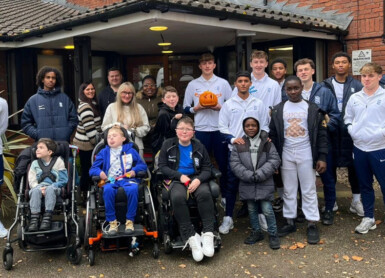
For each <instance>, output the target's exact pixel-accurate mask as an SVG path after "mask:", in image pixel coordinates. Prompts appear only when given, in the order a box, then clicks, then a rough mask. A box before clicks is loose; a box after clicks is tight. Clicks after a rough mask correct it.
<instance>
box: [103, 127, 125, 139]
mask: <svg viewBox="0 0 385 278" xmlns="http://www.w3.org/2000/svg"><path fill="white" fill-rule="evenodd" d="M111 132H116V133H119V134H120V135H122V136H123V137H124V133H123V131H122V128H121V127H120V126H118V125H114V126H112V127H111V128H110V129H109V130H108V133H107V135H108V134H110V133H111Z"/></svg>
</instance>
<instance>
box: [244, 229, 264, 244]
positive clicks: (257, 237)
mask: <svg viewBox="0 0 385 278" xmlns="http://www.w3.org/2000/svg"><path fill="white" fill-rule="evenodd" d="M261 240H263V233H262V232H261V231H254V230H252V231H251V233H250V235H249V236H248V237H247V238H246V239H245V241H244V243H245V244H254V243H257V242H258V241H261Z"/></svg>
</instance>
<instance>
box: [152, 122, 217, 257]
mask: <svg viewBox="0 0 385 278" xmlns="http://www.w3.org/2000/svg"><path fill="white" fill-rule="evenodd" d="M176 135H177V137H175V138H171V139H168V140H166V141H165V142H164V143H163V145H162V148H161V150H160V154H159V169H160V171H161V172H162V174H163V175H164V176H165V177H167V178H168V179H170V180H172V183H171V184H170V188H169V194H170V195H169V196H170V200H171V204H172V207H173V211H174V217H175V219H176V221H177V222H178V225H179V232H180V235H181V237H182V240H183V241H184V242H186V245H185V246H187V244H188V245H189V246H190V248H191V250H192V255H193V258H194V260H195V261H197V262H199V261H201V260H202V259H203V257H204V256H207V257H212V256H213V255H214V234H213V232H214V223H215V211H214V203H213V199H212V195H211V192H210V188H209V185H208V181H209V179H210V178H211V167H212V165H211V162H210V158H209V155H208V153H207V151H206V149H205V147H204V146H203V145H202V144H201V143H200V142H199V141H198V140H196V139H193V136H194V122H193V121H192V120H191V119H190V118H188V117H186V118H182V119H180V120H179V122H178V124H177V127H176ZM188 198H195V200H196V202H197V206H198V211H199V214H200V216H201V219H202V226H203V228H202V235H199V234H198V233H197V232H196V231H195V229H194V226H193V224H192V222H191V219H190V213H189V208H188V204H187V202H188Z"/></svg>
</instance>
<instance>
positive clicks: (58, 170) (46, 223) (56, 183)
mask: <svg viewBox="0 0 385 278" xmlns="http://www.w3.org/2000/svg"><path fill="white" fill-rule="evenodd" d="M56 148H57V146H56V143H55V141H53V140H51V139H48V138H41V139H40V140H39V141H38V143H37V148H36V157H37V159H36V160H34V161H33V162H32V164H31V167H30V170H29V172H28V181H29V185H30V188H31V190H30V191H29V196H30V202H29V203H30V208H31V222H30V224H29V227H28V231H29V232H37V231H38V230H39V231H47V230H50V229H51V219H52V213H53V210H54V208H55V203H56V197H57V196H59V195H60V192H61V188H62V187H64V186H65V185H66V184H67V182H68V173H67V170H66V168H65V164H64V161H63V159H62V158H61V157H57V156H54V157H53V154H54V153H55V151H56ZM42 197H44V198H45V212H44V215H43V218H42V221H41V224H40V227H39V220H40V214H41V199H42Z"/></svg>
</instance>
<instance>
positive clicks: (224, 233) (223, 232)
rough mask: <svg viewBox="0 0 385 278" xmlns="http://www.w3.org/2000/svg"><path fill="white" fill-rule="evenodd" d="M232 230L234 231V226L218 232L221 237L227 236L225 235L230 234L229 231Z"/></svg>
mask: <svg viewBox="0 0 385 278" xmlns="http://www.w3.org/2000/svg"><path fill="white" fill-rule="evenodd" d="M232 229H234V225H231V226H230V228H229V229H228V230H227V231H221V230H219V232H220V233H221V234H222V235H227V234H228V233H229V232H230V230H232Z"/></svg>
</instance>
